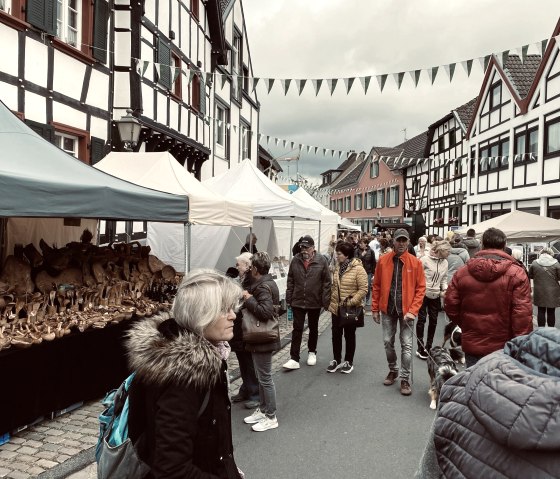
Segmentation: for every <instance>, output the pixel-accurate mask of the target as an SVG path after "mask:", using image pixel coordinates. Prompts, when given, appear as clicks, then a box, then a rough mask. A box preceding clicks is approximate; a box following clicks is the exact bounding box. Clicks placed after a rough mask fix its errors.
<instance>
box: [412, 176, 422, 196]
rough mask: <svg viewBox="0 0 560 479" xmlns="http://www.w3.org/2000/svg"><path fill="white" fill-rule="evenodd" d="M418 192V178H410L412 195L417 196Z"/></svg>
mask: <svg viewBox="0 0 560 479" xmlns="http://www.w3.org/2000/svg"><path fill="white" fill-rule="evenodd" d="M419 194H420V180H418V179H416V180H412V196H418V195H419Z"/></svg>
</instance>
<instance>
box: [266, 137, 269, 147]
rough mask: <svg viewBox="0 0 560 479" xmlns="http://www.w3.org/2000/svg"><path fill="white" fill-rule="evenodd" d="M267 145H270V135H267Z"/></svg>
mask: <svg viewBox="0 0 560 479" xmlns="http://www.w3.org/2000/svg"><path fill="white" fill-rule="evenodd" d="M266 145H267V146H268V145H270V136H268V135H266Z"/></svg>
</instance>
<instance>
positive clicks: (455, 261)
mask: <svg viewBox="0 0 560 479" xmlns="http://www.w3.org/2000/svg"><path fill="white" fill-rule="evenodd" d="M459 244H460V243H459ZM469 259H470V256H469V252H468V251H467V250H466V248H463V247H453V248H451V251H450V252H449V256H448V257H447V282H448V283H451V278H453V275H454V274H455V272H456V271H457V270H458V269H459V268H460V267H461V266H464V265H465V264H467V261H468V260H469Z"/></svg>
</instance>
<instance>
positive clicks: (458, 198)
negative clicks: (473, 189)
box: [455, 188, 465, 228]
mask: <svg viewBox="0 0 560 479" xmlns="http://www.w3.org/2000/svg"><path fill="white" fill-rule="evenodd" d="M464 200H465V192H464V191H463V190H461V189H460V188H459V189H458V190H457V191H456V192H455V202H456V203H457V206H458V207H459V211H458V214H459V216H458V217H457V218H458V220H459V221H458V222H457V223H458V224H459V228H461V226H462V216H463V201H464Z"/></svg>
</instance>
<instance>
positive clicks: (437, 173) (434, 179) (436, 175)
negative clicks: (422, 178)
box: [432, 168, 439, 185]
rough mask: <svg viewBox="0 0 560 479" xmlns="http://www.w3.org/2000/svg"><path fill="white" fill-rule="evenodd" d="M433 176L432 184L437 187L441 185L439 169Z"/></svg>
mask: <svg viewBox="0 0 560 479" xmlns="http://www.w3.org/2000/svg"><path fill="white" fill-rule="evenodd" d="M432 176H433V180H432V184H434V185H437V184H438V183H439V168H438V169H436V170H434V173H433V175H432Z"/></svg>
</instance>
